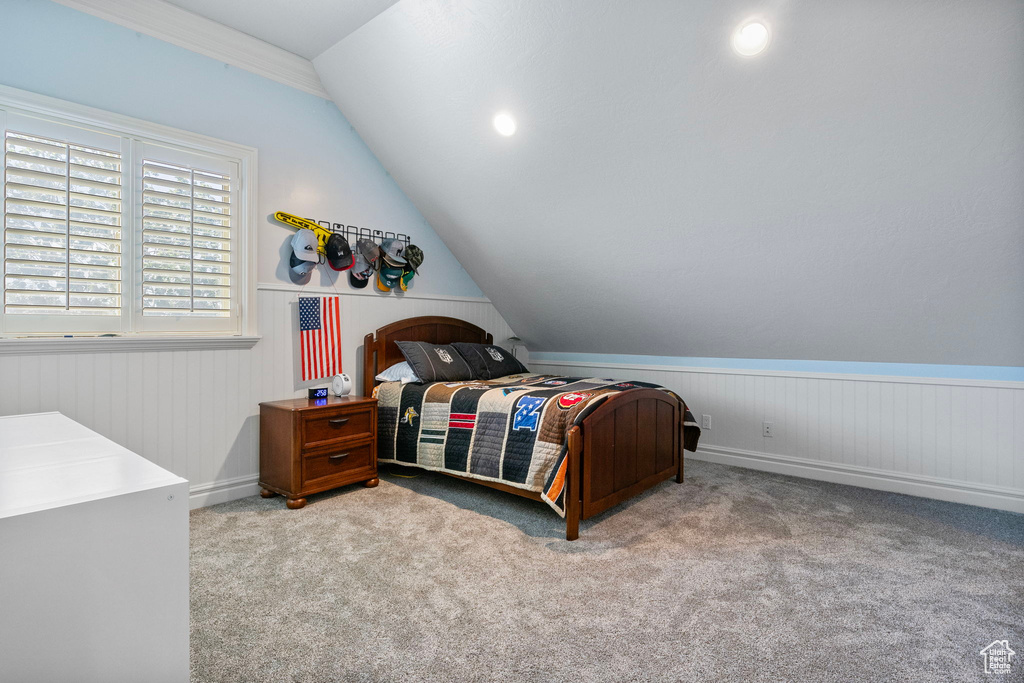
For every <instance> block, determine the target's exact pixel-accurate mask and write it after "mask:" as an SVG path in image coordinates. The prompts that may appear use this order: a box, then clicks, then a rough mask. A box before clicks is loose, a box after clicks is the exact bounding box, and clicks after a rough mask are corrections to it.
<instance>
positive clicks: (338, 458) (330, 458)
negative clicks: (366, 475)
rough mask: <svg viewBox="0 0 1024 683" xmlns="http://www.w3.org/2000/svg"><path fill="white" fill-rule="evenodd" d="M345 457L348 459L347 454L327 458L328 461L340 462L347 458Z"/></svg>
mask: <svg viewBox="0 0 1024 683" xmlns="http://www.w3.org/2000/svg"><path fill="white" fill-rule="evenodd" d="M347 457H348V453H339V454H338V455H332V456H330V457H329V458H328V460H341V459H343V458H347Z"/></svg>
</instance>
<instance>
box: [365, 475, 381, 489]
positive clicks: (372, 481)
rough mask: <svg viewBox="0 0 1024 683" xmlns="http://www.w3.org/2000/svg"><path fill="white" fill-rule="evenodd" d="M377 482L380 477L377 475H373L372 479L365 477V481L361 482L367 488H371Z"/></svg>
mask: <svg viewBox="0 0 1024 683" xmlns="http://www.w3.org/2000/svg"><path fill="white" fill-rule="evenodd" d="M379 483H380V479H378V478H377V477H374V478H373V479H367V480H366V481H364V482H363V486H365V487H366V488H368V489H372V488H373V487H374V486H376V485H377V484H379Z"/></svg>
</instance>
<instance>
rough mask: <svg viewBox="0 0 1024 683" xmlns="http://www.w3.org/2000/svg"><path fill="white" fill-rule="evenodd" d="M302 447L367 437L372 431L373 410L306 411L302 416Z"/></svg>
mask: <svg viewBox="0 0 1024 683" xmlns="http://www.w3.org/2000/svg"><path fill="white" fill-rule="evenodd" d="M302 421H303V422H302V434H303V443H302V447H303V448H304V449H305V448H316V447H321V446H324V445H326V444H327V443H328V442H331V441H340V440H342V439H351V438H355V437H360V436H364V437H369V436H370V435H371V434H372V433H373V426H374V425H373V410H371V409H363V410H351V409H349V410H337V411H329V412H328V411H316V412H308V413H306V414H303V416H302Z"/></svg>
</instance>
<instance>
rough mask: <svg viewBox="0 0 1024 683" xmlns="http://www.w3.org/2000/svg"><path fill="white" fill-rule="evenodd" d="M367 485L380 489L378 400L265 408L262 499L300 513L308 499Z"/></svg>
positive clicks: (262, 412)
mask: <svg viewBox="0 0 1024 683" xmlns="http://www.w3.org/2000/svg"><path fill="white" fill-rule="evenodd" d="M360 481H361V482H363V485H364V486H376V485H377V484H378V483H379V481H380V480H379V479H378V478H377V399H375V398H363V397H362V396H341V397H337V396H331V397H330V398H326V399H316V400H311V399H305V398H297V399H291V400H286V401H271V402H268V403H261V404H260V480H259V484H260V486H261V487H262V490H261V491H260V495H261V496H263V497H264V498H270V497H272V496H274V495H276V494H281V495H282V496H285V497H286V498H287V499H288V502H287V505H288V507H289V508H291V509H292V510H298V509H299V508H301V507H303V506H304V505H305V504H306V496H308V495H310V494H311V493H319V492H321V491H327V490H329V489H333V488H337V487H339V486H345V485H346V484H354V483H356V482H360Z"/></svg>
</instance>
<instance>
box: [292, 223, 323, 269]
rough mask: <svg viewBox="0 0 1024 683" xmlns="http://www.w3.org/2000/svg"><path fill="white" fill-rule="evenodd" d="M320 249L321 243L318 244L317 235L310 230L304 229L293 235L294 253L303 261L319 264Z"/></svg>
mask: <svg viewBox="0 0 1024 683" xmlns="http://www.w3.org/2000/svg"><path fill="white" fill-rule="evenodd" d="M318 248H319V242H317V239H316V233H315V232H313V231H312V230H310V229H309V228H303V229H302V230H299V231H297V232H296V233H295V234H294V235H292V251H294V252H295V256H297V257H298V258H300V259H302V260H303V261H312V262H313V263H319V262H320V256H319V255H318V254H317V249H318Z"/></svg>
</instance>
